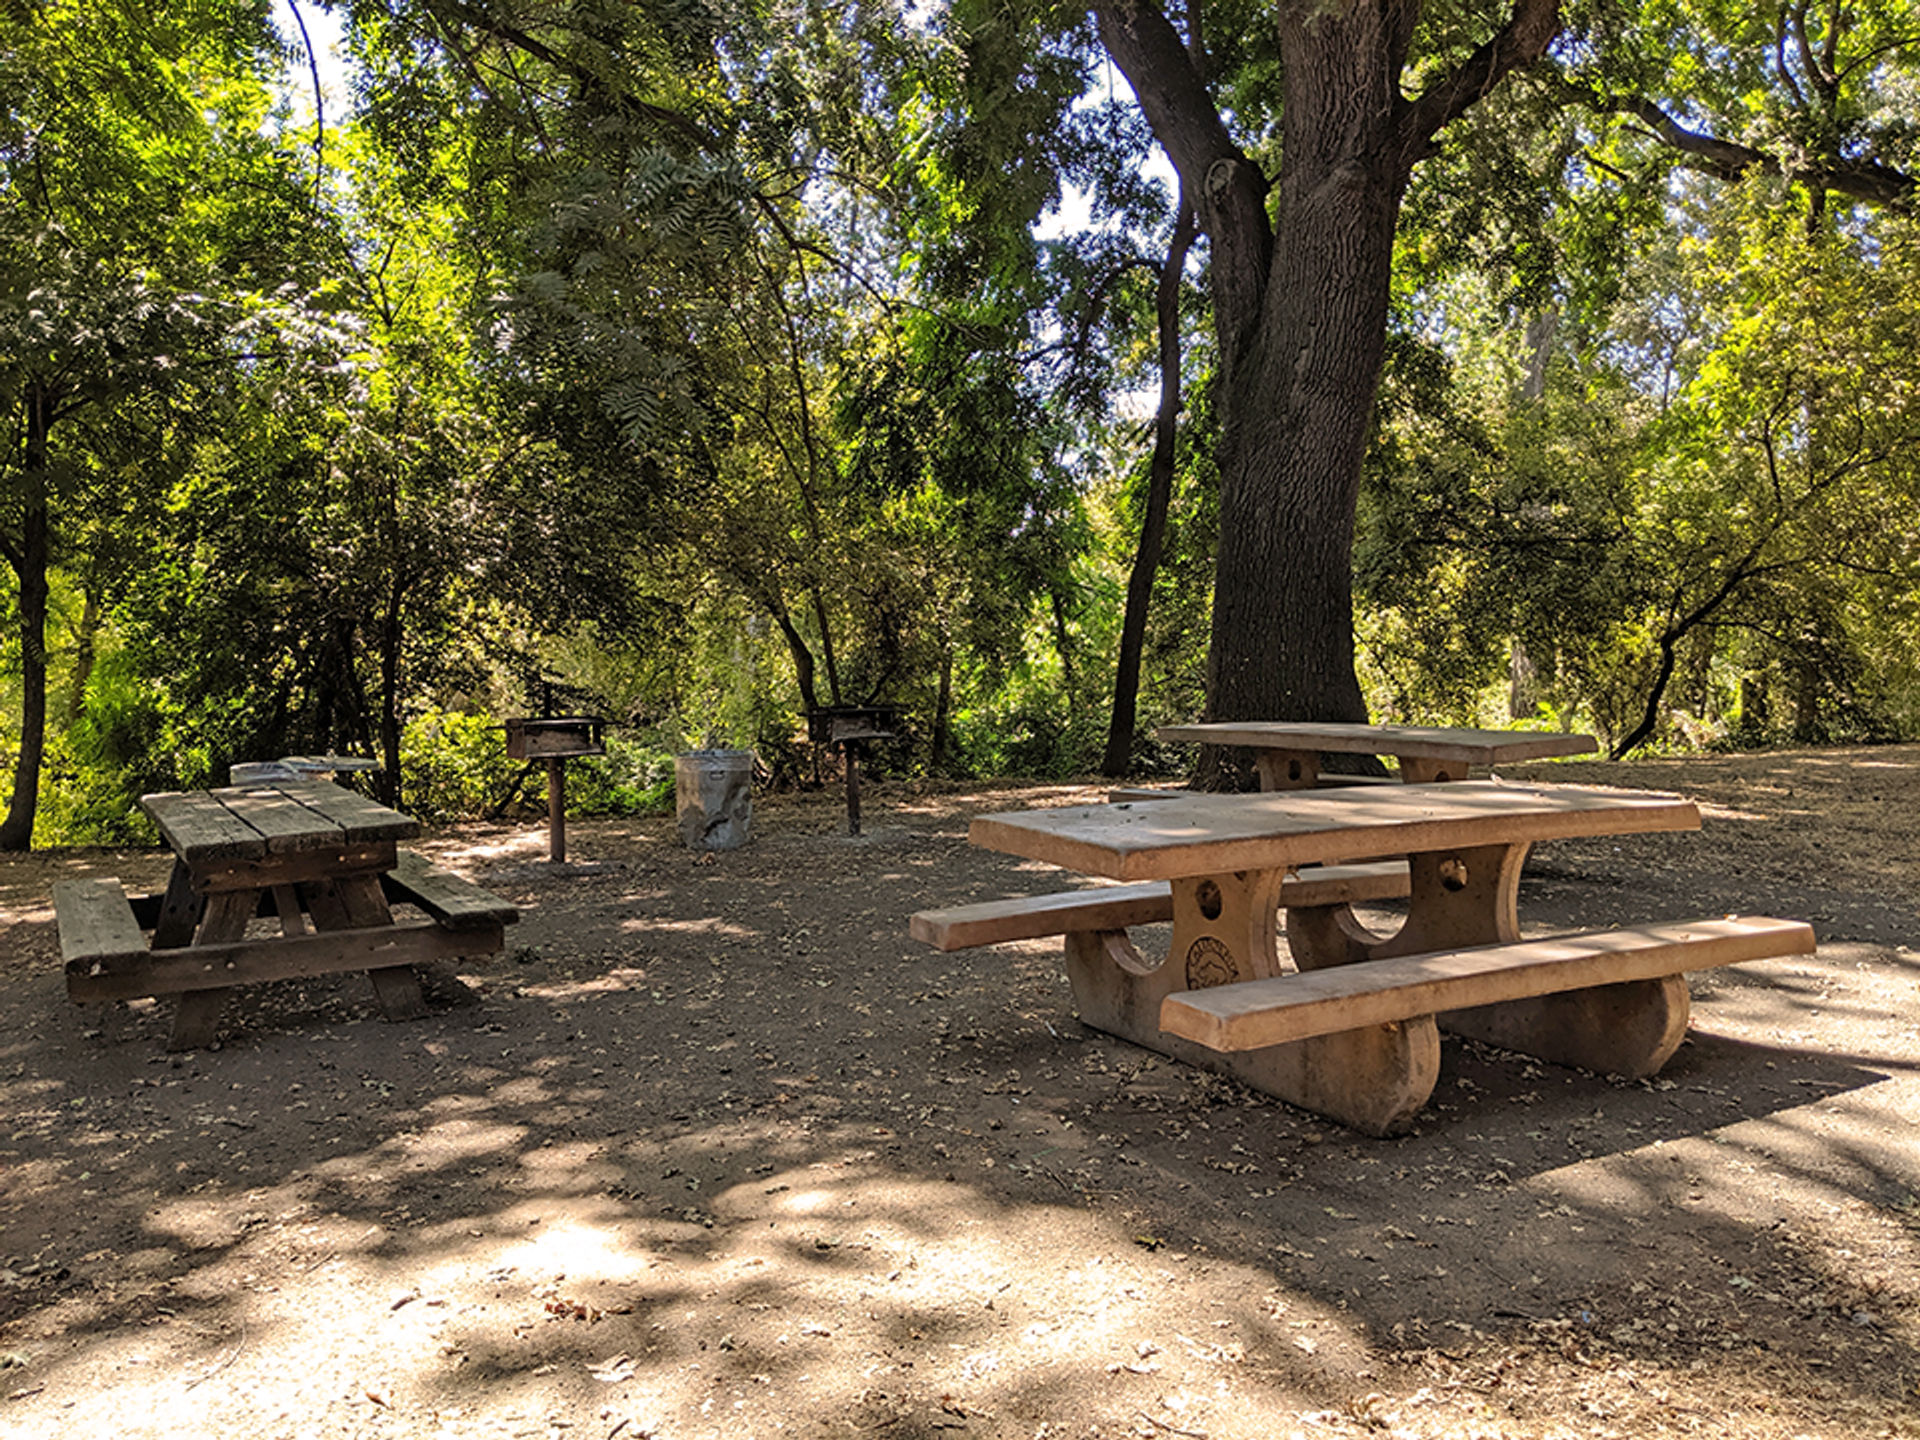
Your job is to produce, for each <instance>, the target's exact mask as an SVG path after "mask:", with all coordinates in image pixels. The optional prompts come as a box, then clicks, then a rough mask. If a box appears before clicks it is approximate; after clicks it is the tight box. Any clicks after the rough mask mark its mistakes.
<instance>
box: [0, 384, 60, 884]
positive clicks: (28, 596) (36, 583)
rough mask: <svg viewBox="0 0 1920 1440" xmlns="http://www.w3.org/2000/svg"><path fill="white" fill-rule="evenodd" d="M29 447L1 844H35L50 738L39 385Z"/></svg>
mask: <svg viewBox="0 0 1920 1440" xmlns="http://www.w3.org/2000/svg"><path fill="white" fill-rule="evenodd" d="M26 403H27V434H26V447H25V451H24V453H23V455H22V457H21V459H22V463H23V468H24V474H23V475H22V477H21V478H22V489H23V491H24V494H23V497H22V499H23V504H22V517H21V525H20V536H19V544H18V548H17V549H14V548H13V547H9V551H10V555H11V558H12V560H13V562H14V571H15V574H16V575H17V576H18V578H19V581H20V753H19V755H18V757H17V758H16V759H15V761H14V767H13V798H12V800H11V801H10V802H9V803H8V805H7V818H6V820H5V821H4V822H3V823H0V850H28V849H31V848H32V847H33V820H34V816H35V815H36V814H37V813H38V812H39V809H40V761H41V757H42V756H43V755H44V754H45V753H46V742H47V567H48V564H49V545H48V537H49V533H50V520H49V516H48V513H47V506H48V503H49V502H48V496H47V428H48V414H49V410H50V405H51V402H50V400H49V398H48V396H47V395H46V393H45V392H44V391H43V390H42V389H41V388H40V387H39V386H30V387H29V389H28V392H27V402H26Z"/></svg>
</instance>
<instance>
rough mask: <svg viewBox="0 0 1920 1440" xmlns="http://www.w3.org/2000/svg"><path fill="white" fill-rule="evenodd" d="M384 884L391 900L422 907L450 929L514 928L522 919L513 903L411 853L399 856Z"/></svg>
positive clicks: (409, 851) (406, 852)
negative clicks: (502, 926) (514, 924)
mask: <svg viewBox="0 0 1920 1440" xmlns="http://www.w3.org/2000/svg"><path fill="white" fill-rule="evenodd" d="M383 883H384V884H385V885H386V889H387V898H388V899H390V900H404V901H407V902H409V903H411V904H414V905H418V906H419V907H420V908H421V909H422V910H424V911H426V912H427V913H428V914H429V915H431V916H432V917H433V918H434V919H435V920H436V921H438V922H439V923H440V924H442V925H444V926H446V927H447V928H448V929H450V930H461V929H467V928H472V927H482V926H488V925H511V924H513V923H514V922H515V921H517V920H518V919H519V918H520V911H519V910H518V909H517V908H516V907H515V906H514V905H513V904H512V903H511V902H510V901H507V900H503V899H501V898H500V897H499V896H498V895H495V894H494V893H493V892H492V891H491V890H486V889H483V888H482V887H481V886H478V885H475V884H474V883H473V882H472V881H471V880H464V879H462V878H461V877H460V876H458V875H455V874H454V873H453V872H452V871H451V870H443V869H441V868H440V867H439V866H437V865H435V864H433V863H432V862H431V861H430V860H428V859H427V858H426V857H425V856H424V855H419V854H416V853H415V852H413V851H411V850H402V851H401V852H400V853H399V856H398V857H397V858H396V860H395V861H394V866H393V868H392V869H391V870H389V871H388V872H387V874H386V876H385V879H384V882H383Z"/></svg>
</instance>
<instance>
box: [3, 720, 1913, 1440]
mask: <svg viewBox="0 0 1920 1440" xmlns="http://www.w3.org/2000/svg"><path fill="white" fill-rule="evenodd" d="M1505 773H1507V774H1509V775H1511V776H1515V777H1522V776H1541V775H1545V776H1550V777H1551V778H1554V779H1561V780H1572V781H1581V782H1588V783H1606V784H1625V785H1638V786H1650V787H1654V788H1661V789H1672V790H1678V791H1681V792H1683V793H1686V794H1688V795H1691V796H1693V797H1694V798H1696V799H1698V800H1700V801H1701V802H1702V804H1703V808H1704V809H1705V811H1706V813H1707V817H1708V818H1707V820H1706V824H1705V829H1704V831H1703V832H1702V833H1699V834H1686V835H1657V836H1644V837H1631V838H1617V839H1611V838H1610V839H1607V840H1603V841H1581V842H1560V843H1555V844H1553V845H1548V846H1543V847H1541V848H1540V849H1539V850H1538V851H1537V852H1536V853H1535V856H1534V858H1533V861H1532V863H1531V864H1530V866H1529V878H1528V880H1527V881H1526V882H1525V883H1524V884H1523V887H1522V892H1521V897H1520V906H1521V914H1522V918H1523V920H1524V921H1525V922H1526V923H1527V926H1528V928H1529V929H1530V930H1534V929H1538V930H1552V929H1555V928H1561V927H1568V926H1594V925H1610V924H1617V923H1629V922H1634V921H1640V920H1649V919H1659V918H1690V917H1693V916H1701V915H1713V914H1720V913H1724V912H1727V911H1737V910H1744V911H1754V912H1760V913H1771V914H1777V915H1784V916H1794V917H1800V918H1805V919H1809V920H1812V921H1813V922H1814V924H1815V926H1816V928H1817V930H1818V932H1819V936H1820V948H1819V953H1818V954H1817V956H1813V957H1801V958H1795V959H1792V960H1785V961H1774V962H1769V963H1757V964H1750V965H1742V966H1738V967H1733V968H1730V969H1727V970H1723V971H1718V972H1712V973H1708V974H1702V975H1697V976H1695V977H1694V981H1693V984H1694V993H1695V997H1696V1006H1695V1014H1694V1031H1693V1034H1692V1036H1691V1038H1690V1039H1689V1041H1688V1042H1687V1044H1686V1045H1685V1046H1684V1047H1683V1048H1682V1050H1681V1051H1680V1053H1679V1054H1678V1055H1677V1056H1676V1057H1675V1059H1674V1060H1673V1062H1672V1063H1671V1064H1670V1065H1669V1066H1668V1068H1667V1070H1666V1071H1665V1072H1664V1073H1663V1074H1662V1075H1660V1076H1659V1077H1657V1078H1656V1079H1654V1080H1652V1081H1649V1082H1641V1083H1624V1082H1619V1081H1612V1080H1608V1079H1606V1078H1603V1077H1599V1076H1594V1075H1589V1074H1584V1073H1580V1072H1575V1071H1568V1070H1561V1069H1557V1068H1554V1067H1551V1066H1547V1065H1542V1064H1536V1063H1532V1062H1529V1061H1527V1060H1525V1059H1523V1058H1521V1057H1517V1056H1514V1055H1510V1054H1505V1053H1502V1052H1498V1051H1493V1050H1488V1049H1482V1048H1478V1047H1475V1046H1472V1045H1467V1044H1463V1043H1461V1042H1458V1041H1449V1042H1447V1045H1446V1047H1445V1059H1444V1065H1443V1070H1442V1074H1441V1078H1440V1082H1439V1086H1438V1088H1437V1090H1436V1092H1435V1095H1434V1100H1433V1103H1432V1105H1431V1107H1430V1109H1429V1110H1428V1111H1427V1112H1426V1113H1425V1114H1424V1115H1423V1116H1422V1118H1421V1122H1420V1124H1419V1126H1418V1128H1417V1131H1416V1133H1414V1134H1412V1135H1409V1136H1406V1137H1403V1138H1400V1139H1394V1140H1386V1141H1381V1140H1369V1139H1364V1138H1361V1137H1358V1136H1356V1135H1354V1134H1352V1133H1350V1132H1347V1131H1344V1130H1342V1129H1340V1128H1338V1127H1337V1126H1333V1125H1331V1124H1328V1123H1326V1122H1324V1121H1318V1120H1316V1119H1315V1118H1313V1117H1311V1116H1308V1115H1304V1114H1301V1113H1299V1112H1296V1111H1292V1110H1289V1109H1288V1108H1286V1107H1285V1106H1283V1105H1280V1104H1277V1103H1275V1102H1272V1101H1269V1100H1267V1099H1265V1098H1263V1097H1260V1096H1257V1095H1254V1094H1251V1093H1249V1092H1246V1091H1244V1090H1241V1089H1239V1088H1237V1087H1236V1086H1234V1085H1231V1084H1229V1083H1227V1082H1224V1081H1221V1080H1218V1079H1215V1078H1212V1077H1210V1076H1207V1075H1205V1074H1202V1073H1199V1072H1196V1071H1193V1070H1190V1069H1186V1068H1183V1067H1179V1066H1176V1065H1172V1064H1170V1063H1163V1062H1160V1061H1158V1060H1156V1059H1155V1058H1154V1057H1152V1056H1150V1055H1148V1054H1147V1053H1145V1052H1143V1051H1140V1050H1138V1049H1135V1048H1132V1047H1130V1046H1128V1045H1125V1044H1123V1043H1121V1042H1119V1041H1116V1040H1113V1039H1110V1038H1108V1037H1106V1036H1104V1035H1101V1034H1098V1033H1095V1032H1092V1031H1089V1030H1087V1029H1085V1028H1084V1027H1082V1026H1081V1025H1080V1023H1079V1022H1078V1021H1077V1020H1076V1019H1075V1018H1074V1014H1073V1008H1072V1001H1071V997H1070V995H1069V992H1068V989H1067V984H1066V980H1065V977H1064V974H1063V972H1062V968H1061V964H1060V958H1059V953H1058V946H1057V942H1033V943H1030V944H1023V945H1012V946H1004V947H1000V948H998V949H996V950H990V951H978V952H972V953H958V954H953V955H941V954H937V953H934V952H932V951H929V950H926V949H924V948H922V947H920V946H919V945H917V944H915V943H914V942H913V941H911V940H910V939H909V938H908V936H907V933H906V917H907V916H908V915H909V914H910V913H911V912H912V911H914V910H917V909H921V908H928V907H934V906H940V905H947V904H957V903H960V902H963V901H967V900H975V899H982V898H987V897H991V896H997V895H1003V894H1012V893H1025V892H1032V893H1039V892H1043V891H1046V890H1050V889H1055V888H1059V887H1060V886H1061V885H1062V884H1063V883H1067V881H1066V880H1065V878H1064V877H1062V876H1060V875H1059V874H1057V873H1056V872H1052V871H1049V870H1048V869H1047V868H1046V867H1044V866H1039V865H1033V864H1027V863H1022V862H1019V861H1016V860H1013V859H1010V858H1008V857H1005V856H1000V855H995V854H989V853H986V852H982V851H976V850H972V849H970V848H969V847H968V846H967V844H966V838H965V836H966V821H967V818H968V816H969V815H970V814H973V813H978V812H981V811H985V810H993V809H1014V808H1020V807H1024V806H1028V805H1032V804H1042V803H1044V804H1052V803H1063V802H1066V801H1068V800H1074V799H1083V798H1095V797H1097V795H1098V793H1099V792H1098V791H1097V790H1096V789H1093V788H1092V787H1081V788H1076V787H1070V786H1055V787H1044V788H1038V787H1026V788H1003V789H997V790H987V789H981V790H955V789H947V790H944V791H934V790H930V789H925V788H910V787H906V786H902V785H879V786H872V785H870V786H869V787H868V791H867V795H866V815H867V825H866V831H867V833H866V834H865V835H863V836H861V837H859V838H857V839H855V838H850V837H848V836H847V835H846V834H845V833H844V831H845V821H844V814H843V811H842V809H841V801H840V797H839V796H838V795H837V794H834V793H831V792H829V793H826V794H821V795H813V796H808V797H802V798H789V799H781V798H775V799H762V800H760V801H758V802H757V803H756V809H755V814H754V830H755V838H754V840H753V842H752V843H751V844H750V845H749V846H747V847H746V848H744V849H742V850H738V851H732V852H727V853H723V854H719V855H713V856H698V855H696V854H694V853H693V852H690V851H688V850H686V849H684V848H683V847H682V846H681V845H680V844H679V842H678V840H677V838H676V837H675V834H674V832H673V829H672V826H671V822H669V821H666V820H648V821H640V822H584V821H576V822H575V823H574V824H573V825H572V826H571V827H570V831H569V841H570V845H569V853H570V860H571V862H572V863H569V864H567V865H564V866H552V865H549V864H548V863H547V862H546V860H545V854H546V836H545V831H544V828H541V827H535V826H527V827H521V828H506V827H481V826H471V827H463V828H459V829H454V830H447V831H442V832H436V833H434V834H432V835H430V836H429V837H427V839H426V840H425V842H424V845H423V848H426V849H427V850H429V851H431V852H432V853H433V854H435V855H436V856H438V857H440V858H441V859H442V860H443V861H444V862H446V863H448V864H450V865H451V866H453V867H454V868H456V869H458V870H460V871H461V872H462V873H464V874H466V875H468V876H469V877H470V878H472V879H474V880H477V881H479V882H480V883H482V884H485V885H487V886H489V887H491V888H493V889H495V890H498V891H500V892H501V893H503V894H505V895H507V896H510V897H511V898H512V899H514V900H515V901H516V902H517V903H518V904H519V905H520V906H521V907H522V919H521V922H520V924H519V925H518V926H517V927H515V929H514V930H512V931H510V932H509V949H508V952H507V953H506V954H505V955H501V956H496V957H493V958H492V959H489V960H487V961H485V962H475V963H472V964H470V965H465V966H462V967H460V968H459V973H458V974H457V975H454V974H452V973H448V974H445V975H439V976H435V977H433V984H432V985H431V987H430V989H431V991H432V994H433V998H434V1005H433V1014H432V1015H431V1016H430V1017H429V1018H428V1019H426V1020H423V1021H418V1022H413V1023H409V1024H404V1025H389V1024H386V1023H384V1022H383V1021H382V1020H381V1019H379V1018H378V1014H377V1011H376V1009H375V1006H374V1003H373V999H372V992H371V987H370V986H369V985H368V983H367V981H366V980H365V978H364V977H361V976H351V977H345V978H342V979H340V980H337V981H334V980H329V981H321V982H312V983H306V984H294V983H291V982H289V983H285V984H281V985H277V986H264V987H258V988H256V989H255V990H253V991H251V992H249V993H248V994H246V996H245V998H244V999H243V1000H242V1001H240V1002H238V1003H235V1004H233V1005H231V1006H230V1007H229V1012H228V1015H227V1017H226V1025H225V1032H224V1036H223V1041H222V1044H221V1045H220V1047H219V1048H218V1049H214V1050H208V1051H203V1052H196V1053H190V1054H183V1055H169V1054H167V1053H166V1051H165V1048H164V1042H165V1036H166V1029H167V1023H166V1022H167V1015H166V1013H165V1009H164V1007H163V1006H160V1005H156V1004H153V1003H151V1002H149V1003H146V1004H144V1005H138V1006H134V1007H119V1008H118V1009H116V1010H114V1011H111V1012H102V1011H98V1010H82V1009H79V1008H77V1007H75V1006H72V1005H70V1004H69V1003H68V1001H67V1000H66V997H65V993H64V989H63V985H62V981H61V976H60V970H59V964H58V958H57V945H56V940H55V936H54V931H53V924H52V920H51V912H50V908H49V900H48V894H49V888H50V885H51V882H52V881H53V880H54V879H55V878H58V877H60V876H64V875H71V874H75V873H79V872H93V873H106V874H118V875H120V876H121V877H122V878H123V879H124V880H126V881H128V882H129V884H130V885H135V886H139V887H142V888H144V887H147V886H154V887H157V885H158V883H159V882H160V880H161V878H162V876H163V873H164V857H163V856H162V855H160V854H157V853H150V852H138V853H119V852H100V851H88V852H63V853H53V854H40V855H34V856H30V857H24V858H22V857H13V858H10V859H3V860H0V926H3V927H4V937H5V938H4V944H3V946H0V966H3V967H4V970H5V974H6V977H7V980H8V982H9V984H8V991H7V994H8V1002H9V1003H8V1004H7V1005H6V1006H5V1008H4V1011H0V1435H6V1436H22V1437H25V1436H61V1437H83V1440H84V1437H104V1436H112V1437H133V1436H168V1437H178V1436H181V1435H189V1434H191V1435H203V1436H214V1437H248V1440H251V1437H257V1436H259V1437H265V1436H288V1437H347V1436H356V1437H358V1436H366V1437H436V1436H516V1437H526V1436H539V1437H556V1436H565V1437H571V1440H589V1437H590V1440H614V1437H628V1440H638V1437H645V1436H651V1437H657V1440H681V1437H698V1436H721V1437H734V1436H767V1435H775V1434H796V1435H801V1436H817V1437H823V1440H824V1437H837V1436H849V1437H851V1436H858V1435H861V1434H866V1433H870V1434H874V1435H879V1436H883V1437H887V1440H910V1437H928V1436H942V1437H996V1440H997V1437H1007V1440H1013V1437H1019V1440H1043V1437H1096V1436H1098V1437H1117V1436H1128V1435H1132V1436H1141V1437H1146V1436H1213V1437H1255V1436H1258V1437H1290V1436H1296V1435H1298V1436H1306V1437H1321V1436H1358V1435H1381V1436H1409V1437H1429V1436H1431V1437H1441V1436H1487V1437H1495V1436H1497V1437H1509V1436H1520V1437H1532V1436H1538V1437H1546V1436H1636V1437H1637V1436H1649V1435H1655V1436H1657V1435H1672V1434H1698V1435H1732V1434H1739V1435H1742V1436H1756V1437H1788V1436H1800V1435H1809V1436H1883V1435H1920V1198H1916V1197H1917V1196H1920V1154H1916V1150H1915V1146H1914V1135H1915V1124H1916V1121H1920V1084H1917V1083H1916V1077H1917V1076H1920V1028H1917V1027H1920V993H1917V992H1920V962H1917V961H1916V954H1915V950H1914V948H1913V947H1914V946H1916V945H1920V915H1917V914H1916V902H1917V897H1916V893H1915V878H1916V874H1920V870H1917V869H1916V864H1915V862H1916V859H1917V858H1920V747H1902V748H1887V749H1874V750H1854V751H1810V752H1799V753H1775V754H1766V755H1756V756H1737V757H1715V758H1705V759H1690V760H1683V761H1672V762H1651V763H1646V764H1634V765H1620V766H1613V765H1605V764H1599V763H1594V764H1578V765H1555V766H1536V767H1521V768H1518V769H1515V770H1512V771H1509V772H1505ZM1376 919H1382V920H1384V917H1378V916H1377V917H1376Z"/></svg>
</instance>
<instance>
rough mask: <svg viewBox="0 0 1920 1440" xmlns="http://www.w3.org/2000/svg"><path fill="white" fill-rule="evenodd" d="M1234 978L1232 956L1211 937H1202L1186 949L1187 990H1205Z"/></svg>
mask: <svg viewBox="0 0 1920 1440" xmlns="http://www.w3.org/2000/svg"><path fill="white" fill-rule="evenodd" d="M1235 978H1236V972H1235V970H1234V965H1233V955H1232V953H1231V952H1230V951H1229V950H1228V949H1227V947H1226V946H1225V945H1223V944H1222V943H1221V942H1220V941H1218V940H1216V939H1214V938H1213V936H1211V935H1202V936H1201V937H1200V938H1199V939H1198V940H1196V941H1194V942H1193V944H1191V945H1190V946H1188V947H1187V988H1188V989H1189V990H1205V989H1206V988H1207V987H1208V986H1210V985H1225V984H1226V983H1227V982H1228V981H1229V980H1232V979H1235Z"/></svg>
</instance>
